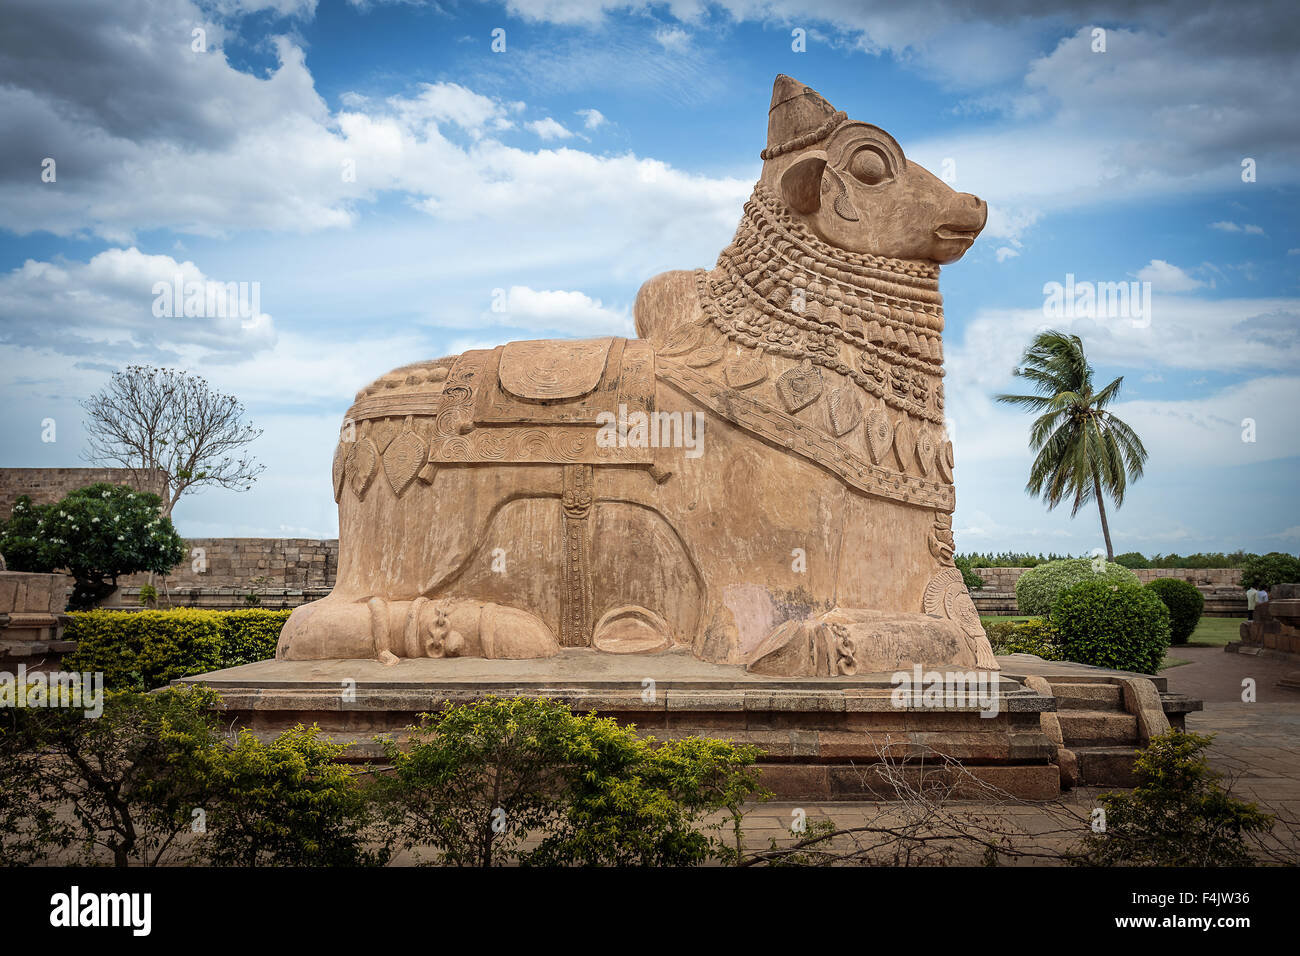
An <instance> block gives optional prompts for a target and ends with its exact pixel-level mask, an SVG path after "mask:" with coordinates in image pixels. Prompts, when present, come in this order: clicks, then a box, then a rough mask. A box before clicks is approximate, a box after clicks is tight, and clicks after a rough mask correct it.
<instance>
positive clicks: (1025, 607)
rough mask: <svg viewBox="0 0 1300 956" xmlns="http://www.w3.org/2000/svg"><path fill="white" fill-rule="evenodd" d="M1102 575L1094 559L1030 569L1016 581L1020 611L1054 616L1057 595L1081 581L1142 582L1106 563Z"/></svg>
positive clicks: (1060, 562)
mask: <svg viewBox="0 0 1300 956" xmlns="http://www.w3.org/2000/svg"><path fill="white" fill-rule="evenodd" d="M1101 566H1102V567H1103V568H1104V570H1102V571H1098V570H1097V569H1096V567H1095V566H1094V564H1093V559H1092V558H1066V559H1065V560H1063V561H1048V562H1047V563H1046V564H1040V565H1038V567H1036V568H1030V569H1029V570H1028V571H1026V572H1025V573H1024V574H1022V575H1020V580H1018V581H1016V607H1017V609H1018V612H1019V613H1020V614H1025V615H1030V616H1035V617H1038V616H1042V615H1044V614H1049V613H1051V610H1052V605H1053V604H1055V603H1056V598H1057V595H1059V594H1060V593H1061V592H1062V591H1064V590H1065V589H1066V588H1068V587H1072V586H1074V585H1076V584H1078V583H1080V582H1081V581H1092V580H1097V581H1105V582H1106V583H1108V584H1133V585H1139V584H1141V583H1142V582H1141V581H1139V580H1138V576H1137V575H1136V574H1134V573H1133V572H1132V571H1130V570H1129V569H1128V568H1125V567H1121V566H1120V565H1118V564H1112V563H1105V562H1103V563H1102V565H1101Z"/></svg>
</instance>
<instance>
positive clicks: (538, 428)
mask: <svg viewBox="0 0 1300 956" xmlns="http://www.w3.org/2000/svg"><path fill="white" fill-rule="evenodd" d="M654 382H655V371H654V350H653V349H652V348H651V346H650V343H648V342H642V341H637V340H628V339H622V338H600V339H585V340H579V341H571V340H553V339H548V340H538V341H529V342H511V343H510V344H509V345H503V346H500V347H498V348H495V349H477V350H472V351H469V352H465V353H464V354H463V355H461V356H460V357H459V358H458V359H457V360H456V362H455V364H454V365H453V366H452V368H451V371H450V372H449V373H448V374H447V379H446V381H445V382H444V383H443V389H442V395H441V401H440V403H439V406H438V410H437V413H436V416H435V421H434V428H433V435H432V436H431V439H432V440H431V441H430V451H429V461H430V462H433V463H435V464H436V463H444V462H445V463H453V462H502V463H507V462H509V463H516V462H538V463H542V462H550V463H556V464H650V463H652V462H653V461H654V457H653V456H654V449H653V448H637V447H628V446H626V445H622V446H620V445H619V444H617V443H615V444H610V443H607V442H601V441H598V435H599V434H600V432H601V426H602V424H604V423H605V422H606V421H610V420H617V418H618V416H620V414H622V415H631V414H632V413H634V412H642V413H653V412H654V394H655V384H654ZM620 407H621V408H620Z"/></svg>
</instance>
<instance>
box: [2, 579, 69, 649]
mask: <svg viewBox="0 0 1300 956" xmlns="http://www.w3.org/2000/svg"><path fill="white" fill-rule="evenodd" d="M67 581H68V579H67V577H66V576H64V575H62V574H27V573H24V572H21V571H0V663H2V662H4V661H8V660H17V659H22V660H25V661H29V662H30V659H31V658H34V657H44V656H47V655H51V654H58V655H61V654H63V653H66V652H68V651H71V650H73V649H75V647H76V644H75V642H72V641H65V640H63V639H62V637H63V621H64V615H63V609H64V607H65V606H66V605H67V598H66V591H67Z"/></svg>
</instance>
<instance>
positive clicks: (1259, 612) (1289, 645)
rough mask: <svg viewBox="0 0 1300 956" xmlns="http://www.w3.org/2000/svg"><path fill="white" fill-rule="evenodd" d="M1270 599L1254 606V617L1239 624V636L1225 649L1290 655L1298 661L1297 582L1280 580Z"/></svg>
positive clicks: (1299, 604)
mask: <svg viewBox="0 0 1300 956" xmlns="http://www.w3.org/2000/svg"><path fill="white" fill-rule="evenodd" d="M1269 598H1270V599H1269V600H1268V601H1266V602H1264V603H1263V604H1257V605H1256V606H1255V616H1254V619H1253V620H1250V621H1245V622H1244V623H1242V625H1241V640H1240V642H1236V643H1233V644H1229V645H1228V647H1227V650H1228V651H1230V652H1232V651H1235V652H1237V653H1241V654H1261V653H1263V654H1267V655H1268V656H1279V657H1281V656H1284V655H1285V656H1289V657H1291V658H1293V659H1295V660H1297V661H1300V584H1279V585H1277V586H1276V587H1275V588H1273V589H1272V590H1271V591H1269Z"/></svg>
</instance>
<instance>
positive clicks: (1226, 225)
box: [1210, 220, 1264, 236]
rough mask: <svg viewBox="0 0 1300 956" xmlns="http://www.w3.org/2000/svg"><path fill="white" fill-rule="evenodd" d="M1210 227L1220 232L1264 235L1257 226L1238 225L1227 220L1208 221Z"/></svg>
mask: <svg viewBox="0 0 1300 956" xmlns="http://www.w3.org/2000/svg"><path fill="white" fill-rule="evenodd" d="M1210 228H1211V229H1217V230H1219V231H1220V232H1243V233H1245V234H1246V235H1248V236H1262V235H1264V230H1263V229H1262V228H1261V227H1259V226H1251V225H1238V224H1237V223H1235V222H1229V221H1227V220H1224V221H1221V222H1212V223H1210Z"/></svg>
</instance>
